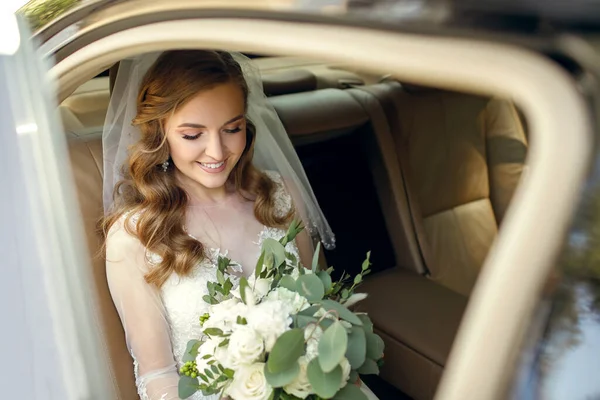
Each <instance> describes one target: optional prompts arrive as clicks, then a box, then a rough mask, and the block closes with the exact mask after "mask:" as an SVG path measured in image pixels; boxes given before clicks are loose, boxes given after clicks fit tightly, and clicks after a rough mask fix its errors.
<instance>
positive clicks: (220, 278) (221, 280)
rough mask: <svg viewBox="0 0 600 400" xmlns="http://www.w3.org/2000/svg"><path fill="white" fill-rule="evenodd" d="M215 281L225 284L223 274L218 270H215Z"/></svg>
mask: <svg viewBox="0 0 600 400" xmlns="http://www.w3.org/2000/svg"><path fill="white" fill-rule="evenodd" d="M217 282H219V285H221V286H223V285H224V284H225V275H223V272H221V271H220V270H217Z"/></svg>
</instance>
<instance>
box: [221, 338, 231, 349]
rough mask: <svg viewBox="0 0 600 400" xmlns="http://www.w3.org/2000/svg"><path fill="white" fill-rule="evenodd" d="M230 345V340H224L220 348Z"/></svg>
mask: <svg viewBox="0 0 600 400" xmlns="http://www.w3.org/2000/svg"><path fill="white" fill-rule="evenodd" d="M228 344H229V339H225V340H223V341H222V342H221V343H219V347H225V346H227V345H228Z"/></svg>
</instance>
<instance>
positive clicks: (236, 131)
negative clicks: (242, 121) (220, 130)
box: [224, 126, 242, 133]
mask: <svg viewBox="0 0 600 400" xmlns="http://www.w3.org/2000/svg"><path fill="white" fill-rule="evenodd" d="M241 130H242V128H240V127H239V126H238V127H237V128H233V129H224V132H225V133H238V132H239V131H241Z"/></svg>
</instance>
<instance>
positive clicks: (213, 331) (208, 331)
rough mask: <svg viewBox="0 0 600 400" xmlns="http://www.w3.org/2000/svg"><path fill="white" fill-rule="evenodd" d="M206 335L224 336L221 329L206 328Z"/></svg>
mask: <svg viewBox="0 0 600 400" xmlns="http://www.w3.org/2000/svg"><path fill="white" fill-rule="evenodd" d="M204 334H205V335H208V336H223V331H222V330H220V329H219V328H206V329H205V330H204Z"/></svg>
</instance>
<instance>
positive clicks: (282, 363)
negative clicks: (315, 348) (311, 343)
mask: <svg viewBox="0 0 600 400" xmlns="http://www.w3.org/2000/svg"><path fill="white" fill-rule="evenodd" d="M302 354H304V331H303V330H302V329H299V328H294V329H291V330H289V331H287V332H285V333H284V334H283V335H281V336H280V337H279V338H278V339H277V341H276V342H275V345H274V346H273V349H272V350H271V353H270V354H269V359H268V361H267V367H268V368H269V372H271V373H273V374H277V373H280V372H283V371H286V370H288V369H290V368H292V366H293V364H294V363H297V361H298V358H300V356H302Z"/></svg>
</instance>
